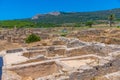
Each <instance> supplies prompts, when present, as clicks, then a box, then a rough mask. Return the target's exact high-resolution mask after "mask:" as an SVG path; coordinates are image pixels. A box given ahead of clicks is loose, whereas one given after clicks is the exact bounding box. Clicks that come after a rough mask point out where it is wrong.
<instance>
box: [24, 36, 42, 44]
mask: <svg viewBox="0 0 120 80" xmlns="http://www.w3.org/2000/svg"><path fill="white" fill-rule="evenodd" d="M40 40H41V39H40V37H39V36H37V35H35V34H31V35H29V36H28V37H27V38H26V40H25V42H26V43H32V42H37V41H40Z"/></svg>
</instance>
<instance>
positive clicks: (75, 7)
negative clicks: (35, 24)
mask: <svg viewBox="0 0 120 80" xmlns="http://www.w3.org/2000/svg"><path fill="white" fill-rule="evenodd" d="M114 8H120V0H101V1H98V0H91V1H90V0H69V1H68V0H60V1H59V0H42V1H41V0H36V1H35V0H19V1H18V0H12V1H10V0H0V10H1V11H0V20H11V19H22V18H30V17H32V16H34V15H35V14H43V13H48V12H53V11H62V12H90V11H99V10H109V9H114Z"/></svg>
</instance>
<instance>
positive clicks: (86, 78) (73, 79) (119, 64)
mask: <svg viewBox="0 0 120 80" xmlns="http://www.w3.org/2000/svg"><path fill="white" fill-rule="evenodd" d="M119 70H120V58H118V59H115V60H113V61H110V62H108V63H106V64H104V65H101V66H100V65H99V66H95V67H93V68H92V69H88V70H87V69H86V70H84V71H83V72H74V73H72V74H71V75H70V80H91V79H93V78H94V77H96V76H102V75H105V74H107V73H112V72H116V71H119Z"/></svg>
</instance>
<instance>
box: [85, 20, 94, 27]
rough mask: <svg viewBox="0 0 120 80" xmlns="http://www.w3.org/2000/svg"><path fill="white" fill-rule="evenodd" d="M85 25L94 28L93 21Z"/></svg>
mask: <svg viewBox="0 0 120 80" xmlns="http://www.w3.org/2000/svg"><path fill="white" fill-rule="evenodd" d="M85 25H86V26H89V27H92V25H93V21H87V22H86V23H85Z"/></svg>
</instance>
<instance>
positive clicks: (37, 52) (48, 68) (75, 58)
mask: <svg viewBox="0 0 120 80" xmlns="http://www.w3.org/2000/svg"><path fill="white" fill-rule="evenodd" d="M64 29H65V28H54V29H50V30H48V29H43V30H38V31H37V32H38V33H36V34H39V33H42V34H40V35H41V36H42V37H43V39H42V40H41V41H39V42H35V43H30V44H26V43H13V42H8V41H7V40H1V41H0V46H1V47H0V51H1V52H0V54H1V55H2V56H3V59H4V64H5V66H4V67H3V80H119V79H120V75H119V71H120V70H119V69H120V66H119V57H120V55H119V54H120V45H119V44H120V29H119V28H116V29H115V28H110V29H108V28H99V29H98V28H96V29H95V28H94V29H93V28H91V29H84V30H83V29H73V28H66V29H65V30H66V31H67V34H66V35H65V36H62V35H61V34H63V32H62V31H63V30H64ZM31 31H34V32H35V31H36V30H35V29H33V30H31ZM44 33H45V34H47V35H45V34H44ZM16 36H17V35H16ZM117 59H118V62H117ZM108 64H109V66H108ZM101 65H102V66H101ZM96 67H97V68H96ZM94 68H95V69H96V70H97V71H95V70H94ZM98 68H100V71H99V69H98ZM104 69H106V70H107V69H108V71H105V70H104ZM89 70H91V71H90V72H93V73H92V76H89V74H90V73H89ZM109 70H110V71H109ZM84 71H85V72H88V73H85V72H84ZM81 75H82V76H81ZM85 75H86V77H88V78H85V77H84V76H85ZM80 76H81V77H80Z"/></svg>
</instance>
